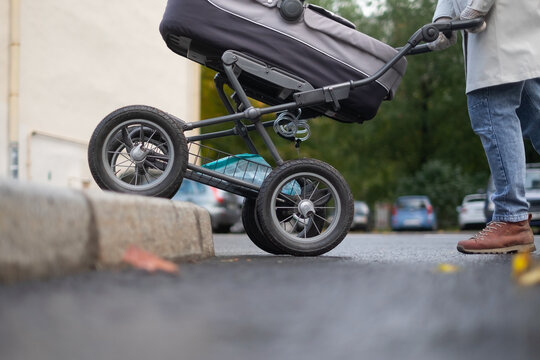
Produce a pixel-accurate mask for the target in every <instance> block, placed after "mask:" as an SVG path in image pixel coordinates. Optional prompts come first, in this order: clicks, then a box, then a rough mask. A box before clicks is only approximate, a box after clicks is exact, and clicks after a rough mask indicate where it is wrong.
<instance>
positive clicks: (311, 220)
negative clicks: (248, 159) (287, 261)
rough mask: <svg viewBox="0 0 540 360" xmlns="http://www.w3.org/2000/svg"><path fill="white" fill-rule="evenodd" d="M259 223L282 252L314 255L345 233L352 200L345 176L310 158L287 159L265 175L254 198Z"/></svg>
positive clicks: (352, 211)
mask: <svg viewBox="0 0 540 360" xmlns="http://www.w3.org/2000/svg"><path fill="white" fill-rule="evenodd" d="M257 215H258V218H259V220H260V225H261V229H262V231H263V233H264V234H266V235H267V236H268V238H269V240H270V241H271V242H272V243H273V244H274V245H275V246H276V247H278V248H279V249H281V250H283V251H284V252H285V253H287V254H290V255H296V256H316V255H321V254H324V253H326V252H328V251H330V250H332V249H333V248H334V247H336V246H337V245H338V244H339V243H340V242H341V241H342V240H343V239H344V238H345V236H346V235H347V233H348V231H349V229H350V227H351V223H352V219H353V215H354V201H353V197H352V193H351V190H350V189H349V186H348V184H347V182H346V181H345V179H343V177H342V176H341V175H340V174H339V172H338V171H337V170H336V169H334V168H333V167H332V166H330V165H328V164H326V163H324V162H322V161H318V160H314V159H301V160H292V161H287V162H286V163H284V164H283V165H281V166H279V167H277V168H275V169H274V170H273V171H272V172H271V173H270V174H269V175H268V177H267V178H266V179H265V181H264V183H263V184H262V186H261V189H260V192H259V197H258V198H257Z"/></svg>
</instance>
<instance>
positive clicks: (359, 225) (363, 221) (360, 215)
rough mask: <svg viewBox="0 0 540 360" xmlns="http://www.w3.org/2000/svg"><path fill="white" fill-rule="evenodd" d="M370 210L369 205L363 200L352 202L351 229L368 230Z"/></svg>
mask: <svg viewBox="0 0 540 360" xmlns="http://www.w3.org/2000/svg"><path fill="white" fill-rule="evenodd" d="M369 220H370V212H369V206H368V205H367V204H366V203H365V202H364V201H355V202H354V217H353V222H352V225H351V230H363V231H368V230H369Z"/></svg>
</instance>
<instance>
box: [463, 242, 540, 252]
mask: <svg viewBox="0 0 540 360" xmlns="http://www.w3.org/2000/svg"><path fill="white" fill-rule="evenodd" d="M457 250H458V251H459V252H460V253H463V254H517V253H531V252H534V251H536V246H534V243H533V244H526V245H515V246H509V247H504V248H495V249H482V250H469V249H465V248H464V247H463V246H459V245H458V247H457Z"/></svg>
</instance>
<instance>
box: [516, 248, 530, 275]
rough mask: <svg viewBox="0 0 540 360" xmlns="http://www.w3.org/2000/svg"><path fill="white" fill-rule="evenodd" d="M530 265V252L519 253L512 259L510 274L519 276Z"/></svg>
mask: <svg viewBox="0 0 540 360" xmlns="http://www.w3.org/2000/svg"><path fill="white" fill-rule="evenodd" d="M530 266H531V254H530V253H519V254H516V255H515V256H514V258H513V259H512V274H513V275H514V276H519V275H521V274H523V273H524V272H525V271H527V269H528V268H529V267H530Z"/></svg>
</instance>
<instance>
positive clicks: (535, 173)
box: [525, 170, 540, 190]
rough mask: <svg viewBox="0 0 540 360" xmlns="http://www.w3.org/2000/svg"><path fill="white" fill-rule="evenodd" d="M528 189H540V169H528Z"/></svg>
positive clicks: (526, 183) (526, 182)
mask: <svg viewBox="0 0 540 360" xmlns="http://www.w3.org/2000/svg"><path fill="white" fill-rule="evenodd" d="M525 188H526V189H527V190H540V170H528V171H527V176H526V179H525Z"/></svg>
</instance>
